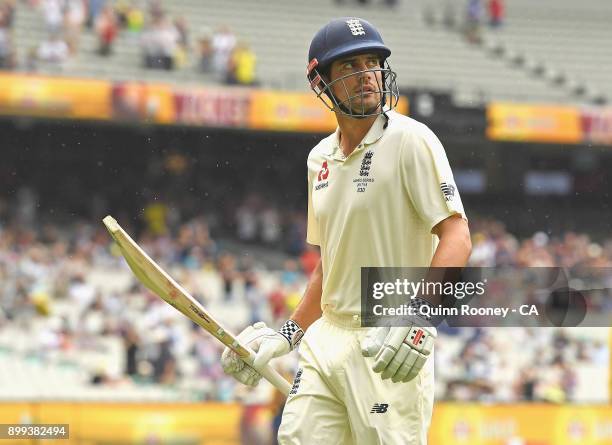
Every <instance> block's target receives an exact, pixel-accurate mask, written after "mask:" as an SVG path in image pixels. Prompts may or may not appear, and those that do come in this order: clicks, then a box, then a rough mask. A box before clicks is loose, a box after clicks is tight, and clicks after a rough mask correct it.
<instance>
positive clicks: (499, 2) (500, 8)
mask: <svg viewBox="0 0 612 445" xmlns="http://www.w3.org/2000/svg"><path fill="white" fill-rule="evenodd" d="M504 14H505V8H504V2H503V0H489V24H490V25H491V28H498V27H500V26H501V25H502V24H503V21H504Z"/></svg>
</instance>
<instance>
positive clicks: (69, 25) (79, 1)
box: [64, 0, 87, 54]
mask: <svg viewBox="0 0 612 445" xmlns="http://www.w3.org/2000/svg"><path fill="white" fill-rule="evenodd" d="M64 8H65V14H64V28H65V34H66V42H67V43H68V47H69V48H70V53H71V54H76V52H77V51H78V49H79V40H80V38H81V31H82V30H83V25H84V24H85V20H86V18H87V5H86V3H85V0H65V4H64Z"/></svg>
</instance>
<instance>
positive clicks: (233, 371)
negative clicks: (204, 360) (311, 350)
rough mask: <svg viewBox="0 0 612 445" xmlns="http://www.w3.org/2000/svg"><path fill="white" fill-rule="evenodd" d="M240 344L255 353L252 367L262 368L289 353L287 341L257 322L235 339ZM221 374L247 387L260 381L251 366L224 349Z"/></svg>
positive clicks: (228, 349)
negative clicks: (223, 373) (229, 376)
mask: <svg viewBox="0 0 612 445" xmlns="http://www.w3.org/2000/svg"><path fill="white" fill-rule="evenodd" d="M236 338H237V339H238V341H239V342H240V343H242V344H243V345H245V346H248V347H249V348H251V349H252V350H253V351H255V352H256V354H255V360H254V362H253V365H254V366H255V367H257V368H263V367H264V366H266V365H267V364H268V362H269V361H270V360H272V359H273V358H275V357H280V356H281V355H284V354H288V353H289V352H290V351H291V347H290V345H289V341H287V339H286V338H285V337H283V336H282V335H281V334H280V333H279V332H277V331H275V330H274V329H271V328H269V327H267V326H266V324H265V323H264V322H263V321H259V322H257V323H255V324H254V325H252V326H248V327H247V328H246V329H245V330H243V331H242V332H241V333H240V334H238V336H237V337H236ZM221 366H222V367H223V372H225V373H226V374H227V375H231V376H233V377H234V378H235V379H236V380H238V381H239V382H241V383H244V384H245V385H248V386H256V385H257V384H258V383H259V381H260V380H261V374H260V373H259V372H257V371H256V370H255V368H253V367H252V366H249V365H247V364H246V363H245V362H244V361H243V360H242V359H241V358H240V357H238V355H237V354H236V353H235V352H234V351H232V350H231V349H230V348H227V347H226V348H225V350H224V351H223V354H222V355H221Z"/></svg>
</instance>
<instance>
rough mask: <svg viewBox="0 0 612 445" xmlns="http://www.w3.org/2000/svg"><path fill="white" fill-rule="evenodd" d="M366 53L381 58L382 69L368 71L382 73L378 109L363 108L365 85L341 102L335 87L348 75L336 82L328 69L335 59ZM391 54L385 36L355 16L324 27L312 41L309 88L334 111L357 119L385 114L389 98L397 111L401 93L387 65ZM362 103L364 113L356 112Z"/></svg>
mask: <svg viewBox="0 0 612 445" xmlns="http://www.w3.org/2000/svg"><path fill="white" fill-rule="evenodd" d="M365 53H374V54H377V55H378V56H379V57H380V68H377V69H369V70H367V71H368V72H374V71H380V73H381V74H382V85H380V84H379V86H378V93H380V94H381V102H380V104H379V106H378V107H377V108H376V109H375V110H366V109H364V106H363V97H364V91H363V85H362V90H361V92H360V93H357V94H355V95H353V96H350V97H348V98H347V99H345V100H343V101H340V100H338V99H337V98H336V97H335V96H334V94H333V92H332V86H333V85H334V84H335V83H344V80H345V79H346V78H347V77H349V76H344V77H342V78H339V79H335V80H333V81H331V79H330V78H329V68H330V67H331V64H332V63H333V62H334V61H335V60H338V59H340V58H343V57H346V56H350V55H354V54H365ZM390 55H391V50H390V49H389V48H388V47H387V46H386V45H385V43H384V42H383V39H382V36H381V35H380V33H379V32H378V30H377V29H376V28H375V27H374V25H372V24H371V23H370V22H368V21H367V20H363V19H360V18H356V17H341V18H338V19H334V20H332V21H331V22H329V23H328V24H326V25H325V26H323V28H321V29H320V30H319V31H318V32H317V33H316V34H315V36H314V38H313V39H312V41H311V42H310V49H309V51H308V67H307V69H306V76H307V77H308V81H309V83H310V88H311V89H312V90H313V91H314V92H315V93H316V95H317V97H318V98H319V99H320V100H321V101H322V102H323V104H325V106H326V107H327V108H329V109H330V110H331V111H334V112H340V113H342V114H344V115H347V116H350V117H354V118H364V117H367V116H373V115H378V114H384V113H385V111H386V110H385V105H386V104H387V98H389V99H390V100H389V104H388V108H389V109H393V108H395V106H396V105H397V102H398V100H399V90H398V88H397V84H396V82H395V79H396V77H397V76H396V74H395V72H394V71H393V70H392V69H391V67H390V66H389V63H388V62H387V58H388V57H389V56H390ZM365 72H366V71H359V72H355V73H353V74H351V76H352V75H363V74H364V73H365ZM345 91H346V85H345ZM325 96H327V97H325ZM359 101H361V104H362V106H361V111H359V110H357V111H356V110H355V109H354V108H355V107H354V105H355V103H357V102H359Z"/></svg>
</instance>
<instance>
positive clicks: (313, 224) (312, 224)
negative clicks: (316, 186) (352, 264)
mask: <svg viewBox="0 0 612 445" xmlns="http://www.w3.org/2000/svg"><path fill="white" fill-rule="evenodd" d="M306 242H307V243H308V244H313V245H315V246H320V245H321V238H320V236H319V223H318V221H317V218H316V217H315V214H314V208H313V206H312V180H311V178H310V175H308V223H307V227H306Z"/></svg>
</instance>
